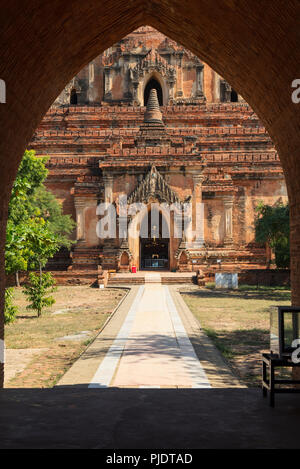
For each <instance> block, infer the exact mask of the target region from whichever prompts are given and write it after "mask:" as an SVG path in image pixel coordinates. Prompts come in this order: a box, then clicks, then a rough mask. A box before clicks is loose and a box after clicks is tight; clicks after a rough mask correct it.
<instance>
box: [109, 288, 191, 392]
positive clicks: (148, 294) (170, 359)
mask: <svg viewBox="0 0 300 469" xmlns="http://www.w3.org/2000/svg"><path fill="white" fill-rule="evenodd" d="M192 384H193V383H192V380H191V376H190V375H189V373H187V371H186V370H185V366H184V362H183V357H182V354H181V350H180V348H179V346H178V343H177V338H176V335H175V333H174V327H173V323H172V320H171V317H170V314H169V310H168V307H167V304H166V297H165V294H164V287H163V286H161V285H160V284H152V285H149V284H148V285H146V286H145V290H144V294H143V297H142V299H141V301H140V303H139V306H138V309H137V315H136V318H135V320H134V324H133V327H132V329H131V332H130V335H129V337H128V340H127V343H126V346H125V349H124V352H123V356H122V358H121V361H120V364H119V368H118V371H117V374H116V376H115V379H114V381H113V383H112V386H123V387H124V386H134V385H135V386H137V387H139V386H147V387H149V386H150V387H152V386H158V387H159V386H187V387H191V386H192Z"/></svg>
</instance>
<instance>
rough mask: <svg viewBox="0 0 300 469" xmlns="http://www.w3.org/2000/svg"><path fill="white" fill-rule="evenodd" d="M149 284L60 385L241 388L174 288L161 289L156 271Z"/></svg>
mask: <svg viewBox="0 0 300 469" xmlns="http://www.w3.org/2000/svg"><path fill="white" fill-rule="evenodd" d="M145 280H146V283H145V285H143V286H139V287H138V286H135V287H134V288H132V289H131V291H130V293H129V295H128V296H127V297H126V298H125V300H124V301H123V303H122V305H121V306H120V307H119V308H118V310H117V312H116V314H115V315H114V316H113V318H112V320H111V321H110V322H109V323H108V325H107V326H106V327H105V329H104V330H103V331H102V333H101V334H99V336H98V337H97V339H96V340H95V341H94V343H93V344H92V345H91V346H90V347H89V348H88V349H87V351H86V352H85V353H84V354H83V355H82V356H81V357H80V359H79V360H78V361H77V362H76V363H75V364H74V365H73V366H72V367H71V369H70V370H69V371H68V372H67V373H66V374H65V376H64V377H63V378H62V379H61V380H60V382H59V383H58V385H59V386H61V385H82V386H88V387H89V388H106V387H118V388H208V389H210V388H211V387H212V386H213V387H225V386H228V385H229V386H230V387H236V386H237V387H240V383H238V381H237V380H236V378H234V377H233V375H232V373H231V371H230V370H229V369H228V367H227V366H226V365H225V363H224V361H223V360H222V358H220V354H219V353H218V351H217V350H216V349H215V348H214V347H213V345H212V344H211V343H207V342H206V341H207V338H206V337H205V336H204V335H203V334H202V332H201V331H200V328H199V324H198V323H196V320H195V318H194V317H193V315H192V314H191V313H190V311H189V310H188V308H187V306H186V305H185V303H184V302H183V300H182V299H181V296H180V294H179V293H177V292H176V291H175V289H174V287H169V286H167V285H162V284H161V282H160V280H161V278H160V275H159V274H158V273H149V274H147V275H146V278H145ZM201 334H202V335H201ZM192 342H194V343H193V344H192ZM195 350H196V351H195ZM199 352H200V353H199ZM199 358H200V359H199ZM203 365H204V366H203Z"/></svg>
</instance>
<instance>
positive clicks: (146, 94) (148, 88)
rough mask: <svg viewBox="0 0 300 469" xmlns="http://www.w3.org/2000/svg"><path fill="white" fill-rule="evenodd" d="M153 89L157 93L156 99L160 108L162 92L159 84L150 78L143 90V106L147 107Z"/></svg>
mask: <svg viewBox="0 0 300 469" xmlns="http://www.w3.org/2000/svg"><path fill="white" fill-rule="evenodd" d="M152 88H154V89H155V90H156V92H157V98H158V102H159V105H160V106H163V92H162V88H161V86H160V83H159V82H158V81H157V80H155V78H151V79H150V80H149V81H148V83H147V85H146V87H145V90H144V106H147V102H148V99H149V95H150V91H151V90H152Z"/></svg>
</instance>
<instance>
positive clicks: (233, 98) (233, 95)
mask: <svg viewBox="0 0 300 469" xmlns="http://www.w3.org/2000/svg"><path fill="white" fill-rule="evenodd" d="M238 100H239V98H238V94H237V92H236V91H235V90H234V89H232V90H231V93H230V101H231V102H232V103H237V102H238Z"/></svg>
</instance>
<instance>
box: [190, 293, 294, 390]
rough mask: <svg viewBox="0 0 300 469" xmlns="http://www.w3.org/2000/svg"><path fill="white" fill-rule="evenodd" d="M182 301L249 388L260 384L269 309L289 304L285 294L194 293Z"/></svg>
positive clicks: (266, 344)
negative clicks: (272, 306) (273, 306)
mask: <svg viewBox="0 0 300 469" xmlns="http://www.w3.org/2000/svg"><path fill="white" fill-rule="evenodd" d="M182 294H183V298H184V300H185V301H186V303H187V305H188V306H189V308H190V310H191V311H192V312H193V314H195V316H196V317H197V319H198V320H199V322H200V324H201V327H202V329H203V330H204V332H205V333H206V334H207V335H208V336H209V337H210V338H211V340H212V341H213V342H214V344H215V345H216V346H217V348H218V349H219V350H220V351H221V352H222V354H223V356H224V358H225V359H226V361H227V362H228V363H229V365H230V366H231V367H232V369H233V370H234V372H235V373H236V374H237V375H238V377H239V378H241V380H242V381H243V382H244V383H245V384H247V385H248V386H258V385H260V384H261V353H262V352H263V351H267V350H268V349H269V343H270V329H269V323H270V320H269V308H270V306H271V305H287V304H290V291H288V290H276V289H272V288H270V289H266V290H255V289H249V290H246V289H245V290H244V289H243V290H239V291H218V290H207V289H193V290H191V291H184V290H183V289H182Z"/></svg>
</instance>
